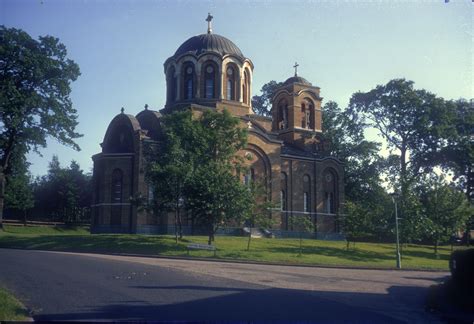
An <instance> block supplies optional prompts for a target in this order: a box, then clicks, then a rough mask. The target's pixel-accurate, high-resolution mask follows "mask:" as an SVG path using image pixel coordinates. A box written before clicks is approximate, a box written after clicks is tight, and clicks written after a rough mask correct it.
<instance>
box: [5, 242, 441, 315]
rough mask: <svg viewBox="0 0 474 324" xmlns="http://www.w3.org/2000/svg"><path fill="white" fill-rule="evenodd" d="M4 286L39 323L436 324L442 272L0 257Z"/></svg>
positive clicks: (12, 253)
mask: <svg viewBox="0 0 474 324" xmlns="http://www.w3.org/2000/svg"><path fill="white" fill-rule="evenodd" d="M0 260H1V263H0V285H2V286H4V287H6V288H7V289H9V290H11V291H13V292H14V293H15V295H16V296H17V297H18V298H19V299H20V300H21V301H22V302H23V303H24V304H25V305H26V306H27V307H28V309H29V310H30V312H31V314H32V317H33V318H34V319H35V320H44V321H46V320H83V321H90V320H318V321H331V322H332V321H337V322H338V321H350V322H354V321H358V320H362V321H363V322H377V323H414V322H418V323H424V322H426V323H436V322H438V319H437V318H436V317H435V316H434V315H432V314H429V313H427V312H425V311H424V301H425V297H426V293H427V287H429V286H430V285H433V284H436V283H438V282H440V281H442V280H444V278H445V277H446V276H447V275H448V273H444V272H443V273H440V272H419V271H388V270H354V269H330V268H315V267H293V266H274V265H252V264H239V263H227V262H207V261H190V260H176V259H162V258H142V257H126V256H109V255H99V254H80V253H63V252H46V251H28V250H10V249H0Z"/></svg>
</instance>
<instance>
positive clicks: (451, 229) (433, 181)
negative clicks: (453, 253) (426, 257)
mask: <svg viewBox="0 0 474 324" xmlns="http://www.w3.org/2000/svg"><path fill="white" fill-rule="evenodd" d="M418 190H419V195H420V202H421V204H422V206H423V212H424V215H425V217H426V222H425V223H426V235H427V237H428V239H430V241H432V242H433V245H434V252H435V254H436V255H437V254H438V246H439V244H440V243H446V242H448V240H449V238H450V237H451V236H452V235H454V234H455V233H456V232H457V231H459V230H460V229H461V228H463V227H464V226H465V225H466V221H467V219H468V218H469V216H470V215H471V214H472V213H473V209H472V207H471V206H469V202H468V201H467V199H466V197H465V195H464V194H463V193H462V192H461V191H459V190H456V189H455V188H453V187H451V186H449V185H448V184H447V183H446V182H445V181H444V179H443V178H442V177H438V176H436V175H431V176H428V177H427V179H426V180H425V181H424V182H423V183H422V184H420V185H419V187H418Z"/></svg>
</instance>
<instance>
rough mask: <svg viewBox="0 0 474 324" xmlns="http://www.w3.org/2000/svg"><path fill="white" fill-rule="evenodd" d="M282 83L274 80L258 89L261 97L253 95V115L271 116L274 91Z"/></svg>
mask: <svg viewBox="0 0 474 324" xmlns="http://www.w3.org/2000/svg"><path fill="white" fill-rule="evenodd" d="M282 84H283V83H282V82H276V81H274V80H272V81H270V82H268V83H265V84H264V85H263V86H262V89H260V92H261V93H262V94H261V95H255V96H253V97H252V108H253V111H254V112H255V114H257V115H261V116H271V115H272V112H271V109H272V102H271V100H272V98H273V95H274V94H275V91H276V90H277V89H278V88H279V87H281V86H282Z"/></svg>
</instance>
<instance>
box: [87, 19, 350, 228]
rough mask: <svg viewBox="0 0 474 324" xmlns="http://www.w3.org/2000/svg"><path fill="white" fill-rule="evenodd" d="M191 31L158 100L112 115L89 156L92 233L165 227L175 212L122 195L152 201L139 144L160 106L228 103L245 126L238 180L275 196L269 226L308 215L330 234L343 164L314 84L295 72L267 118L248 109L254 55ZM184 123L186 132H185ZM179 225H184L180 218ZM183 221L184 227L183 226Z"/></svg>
mask: <svg viewBox="0 0 474 324" xmlns="http://www.w3.org/2000/svg"><path fill="white" fill-rule="evenodd" d="M211 20H212V16H210V15H209V16H208V19H206V21H207V22H208V30H207V33H206V34H201V35H197V36H194V37H191V38H189V39H188V40H186V41H185V42H184V43H182V44H181V46H179V47H178V49H177V50H176V52H175V53H174V54H173V55H172V56H171V57H169V58H168V59H167V60H166V61H165V62H164V73H165V77H166V105H165V107H163V109H161V110H160V111H159V112H158V111H154V110H152V109H149V108H148V106H145V109H144V110H142V111H141V112H139V113H138V114H137V115H136V116H133V115H130V114H126V113H125V112H124V110H123V108H122V112H121V113H119V114H118V115H117V116H115V117H114V118H113V119H112V121H111V122H110V124H109V126H108V128H107V131H106V133H105V136H104V140H103V142H102V144H101V147H102V152H101V153H98V154H96V155H94V156H93V157H92V159H93V161H94V172H93V179H94V195H93V204H92V227H91V230H92V232H96V233H99V232H117V233H168V232H174V220H173V218H172V217H169V216H168V215H153V214H152V213H150V212H147V211H142V210H138V209H137V208H136V207H135V206H134V205H133V204H131V202H130V197H134V196H137V195H139V194H140V195H142V196H145V197H147V198H148V199H150V200H151V199H152V190H150V188H149V186H148V184H147V182H146V179H145V171H144V170H145V167H144V163H145V160H144V158H143V150H144V143H146V142H147V141H156V140H157V139H158V134H159V129H160V118H161V116H162V115H163V114H169V113H172V112H173V111H175V110H178V109H191V110H192V111H193V112H198V111H203V110H206V109H211V110H217V111H221V110H223V109H224V108H226V109H227V110H228V111H229V112H230V113H231V114H232V115H234V116H236V117H238V118H240V120H241V122H242V125H243V126H244V127H247V128H248V146H247V148H246V149H245V150H244V151H243V152H239V154H241V155H242V156H245V157H246V159H245V160H246V161H248V162H246V163H248V164H249V165H248V167H249V172H248V174H246V175H243V176H242V181H243V182H248V181H252V180H255V181H260V182H261V183H262V184H263V185H264V187H265V188H266V192H267V194H268V198H269V199H270V200H271V201H272V202H276V203H279V206H281V207H280V208H279V209H278V210H273V211H272V213H271V217H272V218H273V219H274V220H275V221H276V222H275V223H276V225H275V227H274V228H273V229H272V231H273V232H274V233H275V234H276V235H278V234H281V235H284V234H285V233H291V231H292V228H291V223H290V221H289V219H290V218H291V217H298V216H307V217H311V219H312V220H313V222H314V223H315V225H316V231H317V233H318V236H319V235H321V234H324V235H331V234H332V235H337V233H339V231H340V229H339V226H338V218H337V215H338V214H339V213H340V212H341V205H342V202H343V200H344V186H343V172H344V170H343V165H342V163H341V162H340V161H339V160H338V159H336V158H334V157H330V156H328V154H327V153H326V152H325V148H326V147H327V145H326V143H324V142H323V141H322V137H321V135H322V132H323V131H324V130H323V129H322V124H321V121H322V114H323V113H324V112H323V111H322V109H321V102H322V99H323V98H322V97H321V95H320V88H319V87H317V86H314V85H313V84H312V83H310V82H309V81H307V80H306V79H305V78H302V77H301V76H298V75H297V64H295V74H294V76H291V77H289V78H288V79H287V80H286V81H284V82H283V85H282V86H281V87H280V88H279V89H278V90H277V91H276V93H275V94H274V96H273V99H272V116H271V117H264V116H260V115H256V114H254V112H253V110H252V101H251V98H252V76H253V69H254V66H253V63H252V61H251V60H250V59H249V58H247V57H245V55H244V54H243V53H242V52H241V50H240V49H239V48H238V47H237V46H236V45H235V44H234V43H233V42H232V41H231V40H229V39H227V38H225V37H223V36H220V35H217V34H215V33H213V32H212V26H211ZM183 131H185V130H183ZM185 225H186V224H185ZM188 226H191V225H190V224H188Z"/></svg>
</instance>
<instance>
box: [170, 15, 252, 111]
mask: <svg viewBox="0 0 474 324" xmlns="http://www.w3.org/2000/svg"><path fill="white" fill-rule="evenodd" d="M212 18H213V17H212V15H211V14H208V16H207V18H206V21H207V34H201V35H197V36H193V37H191V38H188V39H187V40H186V41H185V42H184V43H182V44H181V45H180V46H179V47H178V49H177V50H176V52H175V53H174V54H173V56H171V57H170V58H168V59H167V60H166V62H165V63H164V72H165V75H166V88H167V95H166V107H165V108H166V110H170V109H174V108H179V107H184V106H188V105H189V104H198V105H201V106H208V107H216V108H217V106H219V105H224V104H225V106H226V107H229V106H230V105H233V106H235V107H236V108H235V110H236V111H237V110H238V111H241V112H240V114H242V115H243V114H248V113H252V109H251V105H252V101H251V98H252V92H251V89H252V86H251V83H252V72H253V64H252V61H250V60H249V59H248V58H246V57H245V56H244V55H243V54H242V51H241V50H240V49H239V48H238V47H237V45H235V44H234V43H233V42H232V41H231V40H229V39H228V38H226V37H224V36H221V35H218V34H214V33H213V32H212V26H211V23H212ZM234 113H235V112H234Z"/></svg>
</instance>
